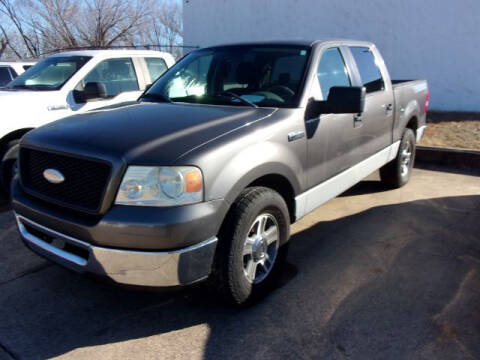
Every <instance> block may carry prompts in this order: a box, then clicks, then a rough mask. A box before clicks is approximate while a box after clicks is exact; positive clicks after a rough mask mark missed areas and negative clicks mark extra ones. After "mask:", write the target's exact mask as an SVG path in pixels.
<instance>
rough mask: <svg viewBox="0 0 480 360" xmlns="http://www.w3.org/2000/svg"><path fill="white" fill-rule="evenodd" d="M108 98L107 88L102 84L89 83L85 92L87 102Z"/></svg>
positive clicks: (84, 96)
mask: <svg viewBox="0 0 480 360" xmlns="http://www.w3.org/2000/svg"><path fill="white" fill-rule="evenodd" d="M106 97H107V88H106V87H105V84H104V83H101V82H88V83H86V84H85V89H84V90H83V98H84V100H85V101H88V100H90V99H104V98H106Z"/></svg>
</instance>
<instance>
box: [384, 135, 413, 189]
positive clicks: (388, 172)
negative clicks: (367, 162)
mask: <svg viewBox="0 0 480 360" xmlns="http://www.w3.org/2000/svg"><path fill="white" fill-rule="evenodd" d="M415 150H416V144H415V133H414V132H413V130H412V129H408V128H407V129H405V131H404V133H403V136H402V140H401V141H400V147H399V149H398V154H397V156H396V158H395V159H393V160H392V161H391V162H389V163H388V164H386V165H385V166H383V167H382V168H380V179H381V180H382V182H383V183H384V184H386V185H387V186H389V187H392V188H399V187H402V186H403V185H405V184H406V183H407V182H408V180H410V176H411V173H412V169H413V164H414V162H415Z"/></svg>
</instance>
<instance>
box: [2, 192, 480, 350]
mask: <svg viewBox="0 0 480 360" xmlns="http://www.w3.org/2000/svg"><path fill="white" fill-rule="evenodd" d="M365 186H367V188H369V187H370V186H371V184H370V185H368V184H367V185H365ZM479 212H480V196H463V197H448V198H437V199H430V200H419V201H414V202H407V203H402V204H398V205H388V206H381V207H376V208H373V209H370V210H367V211H364V212H361V213H358V214H355V215H352V216H348V217H345V218H341V219H338V220H334V221H326V222H319V223H317V224H316V225H315V226H313V227H311V228H309V229H307V230H305V231H302V232H300V233H297V234H295V235H294V236H293V238H292V244H291V248H290V255H289V261H290V263H291V265H290V266H289V267H288V269H287V272H286V275H285V276H286V281H285V283H284V284H283V286H281V287H280V288H278V289H277V290H275V291H274V292H273V293H272V294H270V295H269V296H267V297H266V298H264V299H263V300H262V301H261V302H260V303H258V304H256V305H255V306H252V307H250V308H247V309H243V310H238V309H232V308H228V307H226V306H224V305H222V303H220V302H219V301H218V300H217V299H216V298H215V297H214V296H213V295H211V294H208V293H206V291H205V289H204V287H201V286H200V287H197V288H194V289H187V290H182V291H177V292H175V293H161V292H156V293H146V292H133V291H126V290H123V289H119V288H115V287H111V286H108V285H104V284H100V283H97V282H93V281H91V280H89V279H86V278H83V277H81V276H77V275H75V274H72V273H70V272H67V271H66V270H63V269H61V268H59V267H57V266H50V267H48V268H46V269H44V270H42V271H40V272H36V273H33V274H30V275H28V276H25V277H23V278H22V279H21V280H20V281H13V282H9V283H7V284H4V285H3V286H2V291H1V293H0V303H1V307H0V319H1V321H0V339H1V341H0V342H1V343H2V344H3V346H5V347H6V348H7V349H9V350H10V352H11V353H12V354H13V355H15V356H18V357H19V358H20V357H21V358H50V357H55V356H59V355H62V354H66V353H68V352H70V351H73V350H75V349H78V348H85V349H83V350H82V351H85V354H90V353H89V351H91V354H92V356H93V354H97V356H98V354H99V353H96V352H94V351H96V350H95V349H88V348H87V347H91V346H95V345H108V344H112V343H120V342H123V341H126V340H131V339H140V338H146V337H154V339H155V340H154V341H150V342H149V346H151V348H149V354H150V355H151V351H152V349H153V350H154V351H157V354H158V358H166V357H172V358H173V357H174V355H177V356H178V358H181V357H185V358H189V357H190V355H189V354H190V353H191V352H192V349H194V348H195V349H197V348H200V349H201V348H203V350H204V354H203V358H204V359H245V358H248V359H257V358H262V359H279V358H285V359H296V358H317V359H318V358H328V359H337V358H338V359H344V358H346V357H350V358H353V359H391V358H436V359H442V358H452V356H456V357H459V358H468V357H469V356H470V357H473V358H478V357H480V330H479V328H478V324H480V301H478V299H479V295H480V240H479V237H478V234H480V222H479V221H478V219H479V216H478V215H479ZM297 271H298V272H297ZM288 280H290V281H288ZM158 335H162V336H158ZM144 341H148V339H144ZM205 341H206V344H204V343H205ZM129 344H130V345H129V346H130V347H129V348H128V350H129V351H131V350H132V349H133V348H135V346H138V348H137V350H135V351H136V352H135V356H137V357H139V358H141V357H142V346H139V345H138V344H137V345H135V343H129ZM127 346H128V345H125V347H127ZM97 350H98V349H97ZM116 351H117V353H118V354H120V353H121V352H119V351H121V348H120V350H119V349H117V350H116Z"/></svg>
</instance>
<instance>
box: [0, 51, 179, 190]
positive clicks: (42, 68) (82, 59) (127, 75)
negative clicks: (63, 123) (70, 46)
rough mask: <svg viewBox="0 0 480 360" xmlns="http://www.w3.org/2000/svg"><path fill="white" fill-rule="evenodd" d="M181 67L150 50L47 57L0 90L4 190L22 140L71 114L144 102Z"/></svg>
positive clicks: (167, 56)
mask: <svg viewBox="0 0 480 360" xmlns="http://www.w3.org/2000/svg"><path fill="white" fill-rule="evenodd" d="M174 63H175V60H174V58H173V56H172V55H171V54H169V53H165V52H160V51H149V50H120V49H118V50H76V51H67V52H61V53H57V54H54V55H51V56H49V57H47V58H46V59H44V60H42V61H40V62H39V63H38V64H36V65H35V66H33V67H30V68H29V69H28V70H27V71H26V72H24V73H23V74H21V75H20V76H19V77H17V78H16V79H14V80H13V81H11V82H10V83H9V84H8V85H7V86H6V87H4V88H2V89H0V108H1V109H2V121H1V123H0V187H1V189H2V190H3V191H4V192H6V193H8V192H9V189H10V182H11V179H12V174H13V173H14V172H15V171H16V167H15V161H16V158H17V155H18V143H19V141H20V138H21V137H22V136H23V135H25V134H26V133H27V132H28V131H30V130H31V129H33V128H35V127H38V126H41V125H44V124H47V123H48V122H51V121H54V120H58V119H61V118H64V117H66V116H68V115H72V114H78V113H83V112H86V111H89V110H92V109H96V108H99V107H104V106H108V105H112V104H118V103H121V102H124V101H132V100H136V99H138V97H139V96H140V95H141V94H142V93H143V91H144V90H145V88H146V87H147V86H148V85H150V84H152V83H153V82H154V81H155V80H157V78H158V77H159V76H160V75H161V74H163V73H164V72H165V71H166V70H167V69H168V68H169V67H170V66H172V65H173V64H174Z"/></svg>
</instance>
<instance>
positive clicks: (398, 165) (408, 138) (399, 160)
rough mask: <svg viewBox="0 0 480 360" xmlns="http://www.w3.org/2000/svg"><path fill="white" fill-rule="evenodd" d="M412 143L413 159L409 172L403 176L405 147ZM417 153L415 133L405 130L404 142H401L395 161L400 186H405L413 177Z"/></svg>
mask: <svg viewBox="0 0 480 360" xmlns="http://www.w3.org/2000/svg"><path fill="white" fill-rule="evenodd" d="M407 141H408V142H410V145H411V147H412V157H411V159H410V163H409V167H408V172H407V173H406V174H405V175H403V176H402V150H403V148H404V147H405V145H406V143H407ZM415 153H416V143H415V133H414V132H413V130H411V129H405V132H404V133H403V136H402V140H401V141H400V147H399V148H398V155H397V158H396V159H395V160H396V161H395V165H396V166H395V168H396V169H395V170H396V172H397V177H398V182H399V185H400V186H403V185H405V184H406V183H407V182H408V180H410V177H411V175H412V169H413V164H414V163H415Z"/></svg>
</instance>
